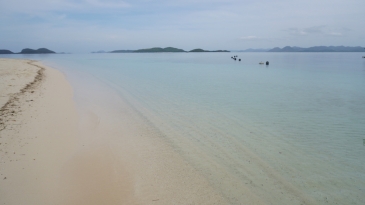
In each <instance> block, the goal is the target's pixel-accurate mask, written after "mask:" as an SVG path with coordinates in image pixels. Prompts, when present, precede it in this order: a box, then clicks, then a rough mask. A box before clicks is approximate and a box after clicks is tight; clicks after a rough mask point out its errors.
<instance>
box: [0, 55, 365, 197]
mask: <svg viewBox="0 0 365 205" xmlns="http://www.w3.org/2000/svg"><path fill="white" fill-rule="evenodd" d="M233 55H238V58H240V59H241V61H240V62H239V61H234V60H232V59H231V56H233ZM361 56H362V53H138V54H134V53H122V54H65V55H1V56H0V57H13V58H28V59H29V58H31V59H36V60H41V61H43V62H44V63H45V64H47V65H50V66H52V67H54V68H57V69H59V70H61V71H62V72H63V73H65V74H66V76H67V78H68V80H69V81H70V82H71V84H72V86H73V87H74V90H75V101H76V102H77V106H78V107H79V109H82V107H83V105H85V104H90V103H93V102H95V99H97V96H93V93H95V92H94V90H95V89H100V90H102V92H103V93H106V94H108V93H110V94H111V95H119V96H120V97H121V98H123V99H124V100H125V101H126V102H128V104H129V105H130V106H131V107H132V108H133V109H134V110H135V112H136V113H138V114H139V115H140V116H141V117H143V118H144V119H145V120H146V122H148V123H149V124H150V125H151V126H154V127H155V128H156V129H158V130H159V132H160V133H161V138H163V139H164V140H165V141H166V142H167V143H169V145H171V147H173V148H174V150H176V152H178V153H179V154H180V155H181V156H183V157H184V159H186V160H187V161H188V162H189V163H190V164H191V165H192V166H193V167H194V168H195V169H196V170H198V171H199V172H200V173H201V174H202V175H203V176H204V177H205V178H206V179H207V180H208V181H209V183H210V184H211V185H212V186H213V187H214V188H215V189H216V190H218V192H219V193H221V194H222V195H223V196H224V197H225V198H226V199H227V201H229V202H230V203H231V204H240V202H242V201H244V198H245V197H247V196H246V194H248V192H249V193H252V194H254V195H256V196H258V197H259V198H261V199H262V201H265V202H266V203H267V204H304V203H308V204H363V203H364V201H365V59H363V58H361ZM260 61H264V62H266V61H269V62H270V65H268V66H267V65H259V62H260ZM98 85H103V86H102V87H103V88H100V87H99V86H98ZM100 90H99V91H100ZM104 91H105V92H104ZM85 93H88V94H87V95H85ZM102 105H103V106H110V109H113V106H117V105H114V104H113V105H112V104H111V103H110V104H108V102H102Z"/></svg>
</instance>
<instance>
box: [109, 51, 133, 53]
mask: <svg viewBox="0 0 365 205" xmlns="http://www.w3.org/2000/svg"><path fill="white" fill-rule="evenodd" d="M133 52H134V50H115V51H110V52H108V53H133Z"/></svg>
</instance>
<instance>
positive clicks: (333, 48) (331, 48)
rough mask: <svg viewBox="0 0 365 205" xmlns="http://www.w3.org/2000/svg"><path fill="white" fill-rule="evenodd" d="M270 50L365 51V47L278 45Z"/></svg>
mask: <svg viewBox="0 0 365 205" xmlns="http://www.w3.org/2000/svg"><path fill="white" fill-rule="evenodd" d="M268 52H365V49H364V48H363V47H361V46H357V47H349V46H314V47H309V48H301V47H295V46H294V47H290V46H286V47H284V48H279V47H276V48H273V49H271V50H269V51H268Z"/></svg>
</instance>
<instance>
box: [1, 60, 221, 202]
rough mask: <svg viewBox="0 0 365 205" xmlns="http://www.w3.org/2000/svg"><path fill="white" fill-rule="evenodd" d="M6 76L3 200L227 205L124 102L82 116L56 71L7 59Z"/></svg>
mask: <svg viewBox="0 0 365 205" xmlns="http://www.w3.org/2000/svg"><path fill="white" fill-rule="evenodd" d="M0 78H1V81H0V82H1V83H0V93H1V98H0V99H1V112H0V115H1V116H0V117H1V131H0V159H1V161H0V176H1V179H0V202H1V204H85V205H86V204H87V205H91V204H225V199H224V198H223V197H222V196H221V195H220V194H219V193H217V191H216V190H214V189H213V188H212V187H211V186H210V184H209V182H208V181H207V180H206V179H205V178H204V177H202V176H201V175H200V174H199V173H198V172H197V171H196V170H195V169H194V168H193V167H192V166H191V165H189V163H187V162H186V161H185V160H184V159H183V158H182V157H181V156H180V155H179V154H177V153H176V152H175V151H174V150H173V149H172V148H171V147H170V146H169V145H167V144H166V143H165V142H164V141H163V140H162V139H161V138H160V137H158V134H157V132H156V131H155V130H154V129H153V128H151V127H150V126H148V125H146V124H144V122H143V120H142V119H140V117H138V115H136V114H135V113H134V112H133V111H132V110H131V108H129V107H128V105H127V104H125V103H124V102H123V100H121V99H119V98H117V97H116V99H114V100H115V101H116V102H115V103H118V104H120V105H125V106H122V107H123V109H122V110H117V111H116V112H115V115H116V116H117V115H118V117H117V118H116V117H115V118H114V116H107V117H106V116H105V115H104V114H105V113H104V114H103V108H101V107H94V108H92V109H87V110H88V111H87V112H86V114H85V113H84V114H82V115H81V117H80V115H79V113H78V111H77V110H76V106H75V103H74V101H73V90H72V88H71V86H70V85H69V84H68V82H67V80H66V79H65V76H64V75H63V74H62V73H61V72H59V71H57V70H55V69H52V68H49V67H45V66H44V65H42V64H41V63H40V62H36V61H32V60H14V59H0ZM123 103H124V104H123ZM120 115H123V117H120Z"/></svg>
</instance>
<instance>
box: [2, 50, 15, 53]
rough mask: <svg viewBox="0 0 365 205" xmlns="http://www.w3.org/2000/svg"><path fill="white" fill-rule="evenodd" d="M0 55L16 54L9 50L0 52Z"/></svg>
mask: <svg viewBox="0 0 365 205" xmlns="http://www.w3.org/2000/svg"><path fill="white" fill-rule="evenodd" d="M0 54H14V53H13V52H11V51H9V50H0Z"/></svg>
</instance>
